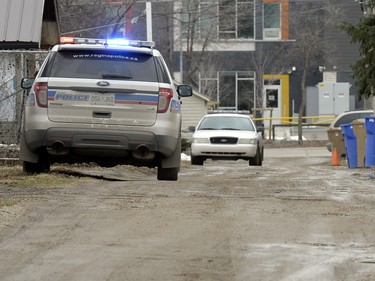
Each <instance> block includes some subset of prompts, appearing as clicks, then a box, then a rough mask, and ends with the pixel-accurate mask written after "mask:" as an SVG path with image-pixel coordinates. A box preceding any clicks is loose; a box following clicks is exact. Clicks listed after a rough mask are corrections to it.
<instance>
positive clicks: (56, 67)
mask: <svg viewBox="0 0 375 281" xmlns="http://www.w3.org/2000/svg"><path fill="white" fill-rule="evenodd" d="M21 86H22V88H24V89H30V90H29V92H28V96H27V99H26V104H25V118H24V126H23V132H22V137H21V145H20V160H22V161H23V168H24V171H25V172H27V173H42V172H48V171H49V169H50V165H51V164H53V163H83V162H95V163H98V164H99V165H101V166H114V165H117V164H127V165H134V166H147V167H150V168H154V167H157V178H158V179H159V180H177V179H178V172H179V170H180V160H181V159H180V158H181V103H180V98H181V97H188V96H191V95H192V88H191V87H190V86H188V85H179V86H178V87H176V88H175V86H174V84H173V81H172V78H171V75H170V73H169V71H168V68H167V66H166V64H165V62H164V60H163V58H162V56H161V54H160V52H159V51H157V50H156V49H154V43H153V42H146V41H127V40H101V39H87V38H67V37H64V38H61V43H60V44H59V45H56V46H54V47H53V48H52V50H51V52H50V53H49V55H48V56H47V58H46V59H45V61H44V62H43V64H42V66H41V68H40V70H39V71H38V73H37V75H36V77H35V78H23V79H22V85H21Z"/></svg>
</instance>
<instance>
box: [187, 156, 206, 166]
mask: <svg viewBox="0 0 375 281" xmlns="http://www.w3.org/2000/svg"><path fill="white" fill-rule="evenodd" d="M190 159H191V161H190V162H191V165H200V166H202V165H203V162H204V160H203V158H202V157H200V156H191V157H190Z"/></svg>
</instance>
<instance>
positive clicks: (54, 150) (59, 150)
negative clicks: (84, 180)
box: [47, 141, 69, 155]
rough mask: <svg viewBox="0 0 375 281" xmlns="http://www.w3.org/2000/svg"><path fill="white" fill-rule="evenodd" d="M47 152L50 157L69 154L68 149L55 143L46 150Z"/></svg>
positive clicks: (61, 143) (60, 143) (57, 142)
mask: <svg viewBox="0 0 375 281" xmlns="http://www.w3.org/2000/svg"><path fill="white" fill-rule="evenodd" d="M47 151H48V153H49V154H52V155H66V154H68V153H69V148H66V147H65V145H64V143H63V142H61V141H55V142H53V143H52V145H51V147H48V148H47Z"/></svg>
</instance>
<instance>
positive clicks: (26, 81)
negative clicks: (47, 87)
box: [21, 77, 35, 90]
mask: <svg viewBox="0 0 375 281" xmlns="http://www.w3.org/2000/svg"><path fill="white" fill-rule="evenodd" d="M34 80H35V79H34V78H27V77H25V78H22V80H21V88H22V89H25V90H29V89H31V87H32V86H33V83H34Z"/></svg>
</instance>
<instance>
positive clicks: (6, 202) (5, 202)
mask: <svg viewBox="0 0 375 281" xmlns="http://www.w3.org/2000/svg"><path fill="white" fill-rule="evenodd" d="M21 201H22V199H21V198H0V208H2V207H5V206H6V207H11V206H13V205H16V204H17V203H19V202H21Z"/></svg>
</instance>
